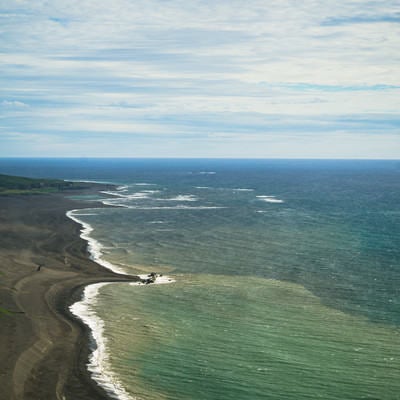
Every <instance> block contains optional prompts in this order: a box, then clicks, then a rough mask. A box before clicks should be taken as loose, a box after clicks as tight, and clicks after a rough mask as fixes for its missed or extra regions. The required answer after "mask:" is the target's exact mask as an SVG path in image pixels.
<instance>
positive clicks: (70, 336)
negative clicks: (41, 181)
mask: <svg viewBox="0 0 400 400" xmlns="http://www.w3.org/2000/svg"><path fill="white" fill-rule="evenodd" d="M103 187H104V185H103ZM99 190H102V186H101V185H95V184H93V187H92V188H91V189H90V192H91V193H98V192H99ZM68 194H70V193H62V194H53V195H34V196H31V195H25V196H7V197H0V266H1V269H0V271H1V273H2V274H1V275H0V305H1V306H2V307H3V308H5V309H7V310H9V311H11V313H10V314H2V315H0V359H1V360H2V363H1V366H0V382H1V383H2V392H3V395H4V396H5V397H4V398H7V399H10V400H17V399H18V400H20V399H24V400H25V399H32V400H36V399H37V400H39V399H43V398H50V399H60V400H69V399H71V400H72V399H80V400H109V399H110V398H111V397H110V396H109V394H107V392H106V391H105V390H104V389H103V388H102V387H101V386H100V385H99V384H98V383H96V382H95V380H94V379H93V378H92V377H91V373H90V371H89V370H88V368H87V364H88V360H89V354H90V352H91V349H90V346H89V345H90V337H91V332H90V328H89V327H87V326H86V325H85V324H84V323H83V322H82V321H80V320H79V319H78V318H77V317H75V316H74V315H73V314H72V312H71V311H70V309H69V308H70V306H71V305H73V304H74V303H76V302H77V301H79V300H81V299H82V296H83V293H84V290H85V287H88V285H91V284H94V283H106V282H124V281H125V282H135V281H138V280H139V279H140V278H139V277H135V276H129V275H121V274H118V273H115V272H112V271H110V270H108V269H106V268H105V267H103V266H102V265H100V264H99V263H97V262H95V261H94V260H92V259H91V258H90V255H89V253H88V250H87V246H88V243H87V242H86V241H85V240H84V239H83V238H82V237H81V225H79V224H78V223H76V222H74V221H72V220H71V219H70V218H68V217H67V215H66V214H67V212H69V211H71V210H73V209H83V208H88V204H87V203H84V202H81V201H77V200H71V199H68V198H66V197H65V196H66V195H68ZM74 194H76V192H75V193H74ZM79 194H81V192H80V193H79ZM97 205H98V207H102V206H103V205H102V204H101V203H100V204H99V203H97V204H96V206H97ZM39 266H40V267H39Z"/></svg>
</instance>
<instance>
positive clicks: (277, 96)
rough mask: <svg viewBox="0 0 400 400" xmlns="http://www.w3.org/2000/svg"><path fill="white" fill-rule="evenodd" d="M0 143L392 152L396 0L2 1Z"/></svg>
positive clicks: (396, 148) (283, 153) (48, 149)
mask: <svg viewBox="0 0 400 400" xmlns="http://www.w3.org/2000/svg"><path fill="white" fill-rule="evenodd" d="M0 157H230V158H373V159H376V158H378V159H380V158H381V159H399V158H400V2H399V0H396V1H392V0H388V1H385V0H379V1H360V0H343V1H337V0H325V1H322V0H321V1H317V0H302V1H298V0H295V1H294V0H274V1H272V0H246V1H245V0H214V1H210V0H171V1H167V0H162V1H161V0H160V1H158V0H103V1H99V0H34V1H32V0H0Z"/></svg>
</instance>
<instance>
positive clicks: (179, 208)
mask: <svg viewBox="0 0 400 400" xmlns="http://www.w3.org/2000/svg"><path fill="white" fill-rule="evenodd" d="M121 207H126V208H130V209H134V210H217V209H220V208H226V207H221V206H185V205H178V206H136V205H133V206H128V205H125V206H121Z"/></svg>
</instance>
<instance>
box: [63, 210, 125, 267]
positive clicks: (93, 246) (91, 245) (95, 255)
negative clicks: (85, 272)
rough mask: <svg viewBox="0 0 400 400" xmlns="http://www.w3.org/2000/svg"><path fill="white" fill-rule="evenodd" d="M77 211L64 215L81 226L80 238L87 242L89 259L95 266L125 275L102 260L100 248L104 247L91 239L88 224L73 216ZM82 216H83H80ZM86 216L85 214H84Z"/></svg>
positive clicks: (91, 228) (90, 227)
mask: <svg viewBox="0 0 400 400" xmlns="http://www.w3.org/2000/svg"><path fill="white" fill-rule="evenodd" d="M77 211H79V210H71V211H68V212H67V213H66V215H67V217H68V218H70V219H72V220H73V221H75V222H76V223H78V224H80V225H81V226H82V229H81V235H80V236H81V238H82V239H84V240H86V241H87V244H88V247H87V248H88V251H89V255H90V259H91V260H93V261H95V262H96V263H97V264H100V265H102V266H103V267H105V268H107V269H110V270H111V271H113V272H116V273H117V274H126V272H125V271H124V270H123V269H122V268H119V267H117V266H116V265H114V264H111V263H110V262H108V261H106V260H104V259H103V258H102V255H103V253H102V251H101V250H102V248H104V246H103V245H102V244H101V243H100V242H99V241H98V240H96V239H94V238H92V237H91V236H90V233H91V232H92V231H93V227H92V226H91V225H90V224H88V223H87V222H84V221H82V220H80V219H79V218H78V217H77V216H76V215H74V213H75V212H77ZM82 215H84V214H82ZM86 215H87V214H86Z"/></svg>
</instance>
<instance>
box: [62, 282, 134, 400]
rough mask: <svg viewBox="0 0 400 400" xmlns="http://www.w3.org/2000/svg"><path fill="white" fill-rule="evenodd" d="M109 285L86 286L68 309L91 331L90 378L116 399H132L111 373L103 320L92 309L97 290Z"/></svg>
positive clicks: (88, 366) (88, 365)
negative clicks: (79, 297)
mask: <svg viewBox="0 0 400 400" xmlns="http://www.w3.org/2000/svg"><path fill="white" fill-rule="evenodd" d="M106 285H109V283H95V284H93V285H90V286H86V287H85V289H84V291H83V298H82V300H81V301H78V302H76V303H74V304H73V305H72V306H70V308H69V309H70V311H71V312H72V314H74V315H75V316H76V317H78V318H79V319H81V320H82V321H83V322H84V323H85V324H86V325H87V326H88V327H89V328H90V330H91V332H92V339H93V342H92V346H91V347H92V353H91V354H90V356H89V363H88V364H87V368H88V370H89V372H90V373H91V376H92V378H93V379H94V380H95V381H96V382H97V383H98V384H99V385H100V386H101V387H102V388H103V389H104V390H105V391H106V392H107V394H108V395H109V396H110V397H111V398H113V399H118V400H134V398H133V397H131V396H130V395H129V394H128V393H127V392H126V391H125V389H124V388H123V387H122V385H121V383H120V382H119V381H118V379H117V377H116V376H115V375H114V374H113V373H112V371H111V368H110V361H109V354H108V352H107V339H106V337H105V336H104V322H103V321H102V319H100V318H99V317H98V316H97V315H96V312H95V311H94V309H93V306H94V305H95V304H96V302H97V295H98V293H99V290H100V289H101V288H102V287H103V286H106Z"/></svg>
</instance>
